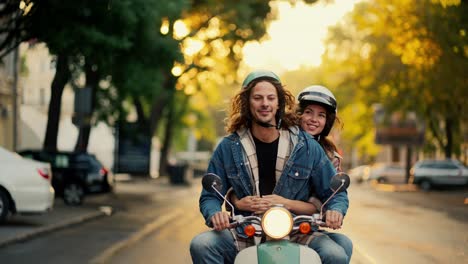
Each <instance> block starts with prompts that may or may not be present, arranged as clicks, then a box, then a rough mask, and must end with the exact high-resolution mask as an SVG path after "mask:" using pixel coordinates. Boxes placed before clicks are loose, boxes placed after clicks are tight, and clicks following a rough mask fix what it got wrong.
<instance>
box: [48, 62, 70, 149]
mask: <svg viewBox="0 0 468 264" xmlns="http://www.w3.org/2000/svg"><path fill="white" fill-rule="evenodd" d="M69 79H70V70H69V68H68V56H67V55H66V54H63V53H60V54H58V55H57V67H56V72H55V76H54V80H53V81H52V85H51V96H50V102H49V113H48V119H47V128H46V134H45V138H44V144H43V149H44V150H48V151H56V150H57V137H58V129H59V121H60V110H61V108H62V94H63V89H64V88H65V85H66V84H67V82H68V80H69Z"/></svg>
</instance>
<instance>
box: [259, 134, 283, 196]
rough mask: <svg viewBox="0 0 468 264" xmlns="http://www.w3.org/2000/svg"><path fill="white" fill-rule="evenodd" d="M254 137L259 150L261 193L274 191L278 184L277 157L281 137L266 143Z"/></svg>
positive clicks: (266, 193)
mask: <svg viewBox="0 0 468 264" xmlns="http://www.w3.org/2000/svg"><path fill="white" fill-rule="evenodd" d="M253 138H254V142H255V149H256V151H257V161H258V176H259V178H260V179H259V180H260V195H261V196H262V195H268V194H272V193H273V189H274V188H275V185H276V175H275V169H276V157H277V156H278V143H279V137H278V138H277V139H276V140H275V141H273V142H271V143H265V142H262V141H260V140H258V139H257V138H255V137H253Z"/></svg>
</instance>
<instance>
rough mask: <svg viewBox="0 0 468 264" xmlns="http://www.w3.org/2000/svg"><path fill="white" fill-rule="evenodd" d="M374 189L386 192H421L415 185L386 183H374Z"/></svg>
mask: <svg viewBox="0 0 468 264" xmlns="http://www.w3.org/2000/svg"><path fill="white" fill-rule="evenodd" d="M372 187H374V188H375V189H376V190H378V191H384V192H416V191H419V188H418V186H417V185H414V184H385V183H374V182H373V183H372Z"/></svg>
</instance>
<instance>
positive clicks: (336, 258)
mask: <svg viewBox="0 0 468 264" xmlns="http://www.w3.org/2000/svg"><path fill="white" fill-rule="evenodd" d="M321 233H323V234H324V235H322V236H317V237H314V239H312V242H310V244H309V247H310V248H312V249H313V250H315V251H316V252H317V253H318V254H319V256H320V259H321V260H322V263H323V264H328V263H344V264H347V263H349V262H350V260H351V255H352V254H353V242H352V241H351V240H350V239H349V238H348V237H347V236H345V235H343V234H340V233H332V232H326V231H322V232H321Z"/></svg>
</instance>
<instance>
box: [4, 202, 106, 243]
mask: <svg viewBox="0 0 468 264" xmlns="http://www.w3.org/2000/svg"><path fill="white" fill-rule="evenodd" d="M103 195H107V194H100V195H98V196H103ZM98 196H96V197H92V196H90V197H86V199H87V200H86V201H85V204H84V205H83V206H67V205H65V204H64V202H63V200H62V199H60V198H56V199H55V201H54V209H53V210H52V211H50V212H48V213H45V214H39V215H12V216H10V217H9V219H8V220H7V222H6V223H5V224H3V225H0V248H1V247H5V246H7V245H10V244H14V243H18V242H21V241H25V240H28V239H31V238H33V237H36V236H39V235H42V234H47V233H49V232H52V231H54V230H58V229H62V228H66V227H69V226H72V225H76V224H79V223H82V222H85V221H88V220H91V219H95V218H98V217H101V216H105V215H109V214H110V213H111V212H112V208H111V207H106V206H102V207H100V206H97V205H96V203H93V202H92V200H93V199H94V200H95V199H99V198H102V197H98ZM87 203H88V204H87Z"/></svg>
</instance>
